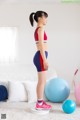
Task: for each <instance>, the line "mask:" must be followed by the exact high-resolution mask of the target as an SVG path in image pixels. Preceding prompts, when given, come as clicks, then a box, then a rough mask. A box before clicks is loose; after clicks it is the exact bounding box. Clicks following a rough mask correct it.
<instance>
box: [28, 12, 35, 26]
mask: <svg viewBox="0 0 80 120" xmlns="http://www.w3.org/2000/svg"><path fill="white" fill-rule="evenodd" d="M34 14H35V13H34V12H32V13H31V14H30V16H29V20H30V23H31V25H32V26H33V25H34V18H33V15H34Z"/></svg>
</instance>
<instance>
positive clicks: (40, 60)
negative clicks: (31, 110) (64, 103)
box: [29, 11, 52, 109]
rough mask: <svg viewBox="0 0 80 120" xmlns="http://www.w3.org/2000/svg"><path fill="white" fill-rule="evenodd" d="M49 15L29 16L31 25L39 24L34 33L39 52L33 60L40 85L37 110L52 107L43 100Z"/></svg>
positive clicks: (38, 12)
mask: <svg viewBox="0 0 80 120" xmlns="http://www.w3.org/2000/svg"><path fill="white" fill-rule="evenodd" d="M47 17H48V14H47V13H46V12H44V11H37V12H36V13H34V12H32V13H31V14H30V16H29V20H30V23H31V25H32V26H33V25H34V21H36V22H37V27H36V29H35V32H34V38H35V42H36V47H37V51H36V53H35V55H34V58H33V63H34V65H35V66H36V69H37V73H38V84H37V87H36V92H37V102H36V106H35V108H36V109H51V108H52V106H51V105H49V104H47V103H46V102H45V101H44V100H43V94H44V87H45V84H46V71H47V70H48V61H47V57H48V47H47V35H46V32H45V31H44V25H46V23H47Z"/></svg>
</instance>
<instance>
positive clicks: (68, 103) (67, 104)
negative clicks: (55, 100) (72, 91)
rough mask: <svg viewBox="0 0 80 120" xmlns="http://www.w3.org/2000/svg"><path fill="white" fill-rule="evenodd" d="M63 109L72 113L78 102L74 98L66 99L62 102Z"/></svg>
mask: <svg viewBox="0 0 80 120" xmlns="http://www.w3.org/2000/svg"><path fill="white" fill-rule="evenodd" d="M62 109H63V111H64V112H65V113H67V114H71V113H73V112H74V111H75V109H76V103H75V102H74V101H73V100H69V99H68V100H65V101H64V102H63V104H62Z"/></svg>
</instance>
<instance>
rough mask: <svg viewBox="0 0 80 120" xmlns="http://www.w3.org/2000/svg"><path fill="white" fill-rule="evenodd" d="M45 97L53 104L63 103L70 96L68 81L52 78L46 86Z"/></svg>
mask: <svg viewBox="0 0 80 120" xmlns="http://www.w3.org/2000/svg"><path fill="white" fill-rule="evenodd" d="M44 91H45V96H46V98H47V99H48V100H50V101H51V102H56V103H58V102H63V101H64V100H65V99H67V97H68V96H69V94H70V87H69V85H68V83H67V82H66V80H64V79H61V78H58V77H57V78H52V79H50V80H48V81H47V83H46V85H45V90H44Z"/></svg>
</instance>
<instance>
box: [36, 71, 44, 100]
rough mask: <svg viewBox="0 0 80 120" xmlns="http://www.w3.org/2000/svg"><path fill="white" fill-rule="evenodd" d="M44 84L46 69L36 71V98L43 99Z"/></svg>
mask: <svg viewBox="0 0 80 120" xmlns="http://www.w3.org/2000/svg"><path fill="white" fill-rule="evenodd" d="M45 84H46V71H41V72H38V84H37V88H36V92H37V99H43V94H44V87H45Z"/></svg>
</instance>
